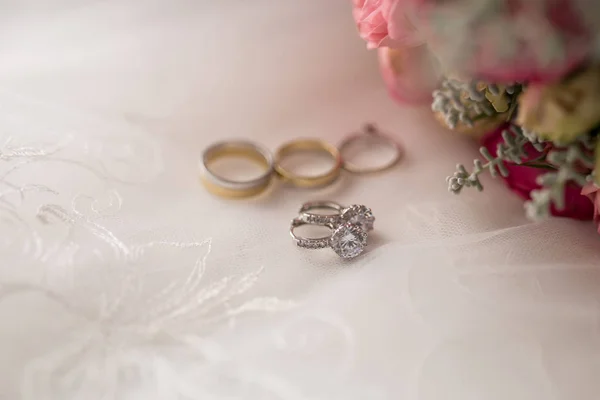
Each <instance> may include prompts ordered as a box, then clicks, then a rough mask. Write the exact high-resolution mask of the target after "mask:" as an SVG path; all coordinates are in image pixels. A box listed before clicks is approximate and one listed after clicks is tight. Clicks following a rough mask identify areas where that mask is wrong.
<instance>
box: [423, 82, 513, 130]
mask: <svg viewBox="0 0 600 400" xmlns="http://www.w3.org/2000/svg"><path fill="white" fill-rule="evenodd" d="M517 87H518V85H509V86H507V87H506V88H505V89H504V92H505V93H506V94H508V95H509V96H511V95H513V94H514V93H515V92H516V90H517ZM487 90H489V92H490V93H491V94H493V95H495V96H498V95H500V94H501V93H502V92H503V91H502V90H501V89H500V88H499V87H498V86H497V85H494V84H490V85H488V86H487ZM464 94H466V95H467V96H468V99H469V101H467V102H463V101H462V100H461V97H462V96H463V95H464ZM509 100H512V99H510V97H509ZM465 103H466V104H465ZM431 109H432V110H433V111H434V112H440V113H442V115H443V116H444V120H445V122H446V125H447V126H448V127H449V128H450V129H454V128H455V127H456V124H457V123H458V122H461V123H463V124H465V125H467V126H469V127H471V126H473V124H474V123H475V121H476V120H477V119H479V118H485V117H491V116H493V115H495V114H497V112H496V110H495V109H494V106H493V104H492V102H491V101H490V100H489V99H488V98H487V97H486V96H485V91H481V90H478V89H477V82H476V81H469V82H461V81H458V80H456V79H450V78H446V79H444V80H443V81H442V83H441V85H440V89H438V90H435V91H434V92H433V103H432V105H431Z"/></svg>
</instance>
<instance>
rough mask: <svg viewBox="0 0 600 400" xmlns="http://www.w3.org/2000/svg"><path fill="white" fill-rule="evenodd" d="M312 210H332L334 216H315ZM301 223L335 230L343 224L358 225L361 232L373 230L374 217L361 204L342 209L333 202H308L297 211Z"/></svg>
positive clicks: (368, 209) (342, 207) (369, 210)
mask: <svg viewBox="0 0 600 400" xmlns="http://www.w3.org/2000/svg"><path fill="white" fill-rule="evenodd" d="M314 209H325V210H333V211H334V212H335V214H315V213H313V212H311V210H314ZM298 213H299V217H298V219H300V220H301V221H303V222H305V223H307V224H315V225H324V226H329V227H333V228H335V227H336V226H337V225H340V224H342V223H345V222H349V223H351V224H355V225H359V226H360V227H361V228H362V230H363V231H365V232H369V231H372V230H373V227H374V224H375V216H374V215H373V212H372V211H371V209H370V208H368V207H367V206H364V205H361V204H353V205H351V206H349V207H344V206H342V205H340V204H338V203H336V202H333V201H327V200H324V201H309V202H306V203H304V204H303V205H302V207H300V210H299V211H298Z"/></svg>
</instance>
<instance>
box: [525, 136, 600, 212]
mask: <svg viewBox="0 0 600 400" xmlns="http://www.w3.org/2000/svg"><path fill="white" fill-rule="evenodd" d="M593 148H594V140H593V139H592V138H591V137H589V136H587V135H586V136H583V137H582V138H581V139H580V140H578V141H576V142H574V143H572V144H570V145H568V146H566V147H564V148H560V149H555V150H552V151H551V152H550V153H549V154H548V156H547V160H548V162H550V163H551V164H552V165H555V166H557V170H556V171H552V172H548V173H546V174H544V175H540V176H539V177H538V178H537V183H538V184H539V185H540V186H542V188H541V189H538V190H534V191H532V192H531V200H530V201H528V202H526V203H525V210H526V212H527V216H528V217H529V218H531V219H534V220H540V219H544V218H547V217H548V216H549V215H550V208H551V206H552V205H554V207H555V208H556V209H557V210H563V209H564V208H565V190H566V187H567V185H568V184H572V183H576V184H578V185H579V186H584V185H585V184H586V183H588V181H589V180H590V177H591V175H590V174H589V173H588V172H585V171H586V170H590V169H592V168H593V166H594V153H593V151H592V149H593ZM582 170H583V172H582Z"/></svg>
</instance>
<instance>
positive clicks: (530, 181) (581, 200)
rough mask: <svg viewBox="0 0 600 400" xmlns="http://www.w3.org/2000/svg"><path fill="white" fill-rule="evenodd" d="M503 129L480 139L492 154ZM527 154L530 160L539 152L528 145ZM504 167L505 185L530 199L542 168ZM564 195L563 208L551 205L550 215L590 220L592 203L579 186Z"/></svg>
mask: <svg viewBox="0 0 600 400" xmlns="http://www.w3.org/2000/svg"><path fill="white" fill-rule="evenodd" d="M504 129H506V126H502V127H500V128H499V129H497V130H495V131H493V132H491V133H489V134H488V135H486V136H485V137H484V138H483V139H482V145H483V146H484V147H485V148H487V149H488V150H489V152H490V153H492V154H493V155H495V154H496V149H497V147H498V144H499V143H501V141H502V140H503V139H502V131H503V130H504ZM527 154H528V155H529V156H530V159H532V160H533V159H535V158H537V157H539V156H541V153H540V152H538V151H537V150H535V149H534V148H533V146H529V147H528V148H527ZM506 167H507V169H508V171H509V175H508V176H507V177H506V178H504V182H505V183H506V185H507V186H508V187H509V188H510V189H511V190H512V191H513V192H515V193H516V194H518V195H519V196H520V197H521V198H522V199H524V200H529V199H531V196H530V193H531V191H532V190H534V189H539V188H540V186H539V185H538V184H537V182H536V179H537V177H538V176H540V175H541V174H543V173H544V170H542V169H539V168H533V167H526V166H523V165H517V164H509V163H507V164H506ZM565 195H566V198H565V208H564V210H557V209H555V208H554V207H552V209H551V212H552V215H554V216H556V217H566V218H573V219H578V220H584V221H587V220H590V219H592V218H593V217H594V204H592V202H590V200H589V199H588V197H586V196H583V195H582V193H581V187H579V186H577V185H576V184H573V185H571V186H569V187H567V189H566V190H565Z"/></svg>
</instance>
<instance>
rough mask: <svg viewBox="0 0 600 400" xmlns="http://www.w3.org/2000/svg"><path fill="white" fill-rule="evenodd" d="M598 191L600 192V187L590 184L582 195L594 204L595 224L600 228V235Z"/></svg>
mask: <svg viewBox="0 0 600 400" xmlns="http://www.w3.org/2000/svg"><path fill="white" fill-rule="evenodd" d="M598 191H600V187H598V186H596V185H595V184H593V183H588V184H587V185H585V186H584V187H583V189H581V194H582V195H584V196H587V198H588V199H590V200H591V201H592V203H594V222H595V223H596V225H597V226H598V233H600V193H598Z"/></svg>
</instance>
